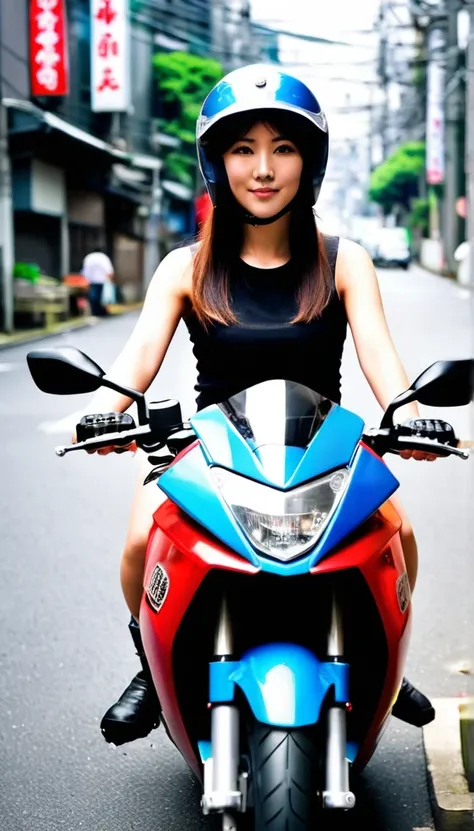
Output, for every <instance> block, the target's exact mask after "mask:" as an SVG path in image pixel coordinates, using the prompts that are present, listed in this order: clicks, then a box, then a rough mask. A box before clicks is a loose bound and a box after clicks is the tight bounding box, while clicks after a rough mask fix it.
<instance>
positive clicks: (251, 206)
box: [244, 199, 285, 219]
mask: <svg viewBox="0 0 474 831" xmlns="http://www.w3.org/2000/svg"><path fill="white" fill-rule="evenodd" d="M280 201H281V200H279V199H278V200H276V199H269V200H268V201H266V202H265V203H263V202H260V200H258V201H257V200H255V199H252V200H251V201H249V202H248V203H247V204H246V205H245V206H244V207H245V210H246V211H247V212H248V213H249V214H252V216H256V217H257V219H269V218H270V217H272V216H275V214H277V213H279V212H280V211H281V210H282V208H284V207H285V206H284V205H283V204H280Z"/></svg>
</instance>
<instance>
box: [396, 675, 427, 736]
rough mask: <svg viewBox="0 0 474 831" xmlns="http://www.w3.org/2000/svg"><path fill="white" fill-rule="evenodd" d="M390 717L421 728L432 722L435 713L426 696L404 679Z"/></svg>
mask: <svg viewBox="0 0 474 831" xmlns="http://www.w3.org/2000/svg"><path fill="white" fill-rule="evenodd" d="M392 716H395V718H399V719H400V721H406V722H407V723H408V724H413V725H414V726H415V727H423V726H424V725H425V724H429V723H430V721H433V720H434V717H435V711H434V708H433V706H432V704H431V701H430V700H429V699H428V698H427V697H426V695H423V693H421V692H420V691H419V690H417V689H416V688H415V687H414V686H413V684H410V682H409V681H407V679H406V678H404V679H403V681H402V686H401V687H400V692H399V693H398V698H397V700H396V702H395V705H394V707H393V710H392Z"/></svg>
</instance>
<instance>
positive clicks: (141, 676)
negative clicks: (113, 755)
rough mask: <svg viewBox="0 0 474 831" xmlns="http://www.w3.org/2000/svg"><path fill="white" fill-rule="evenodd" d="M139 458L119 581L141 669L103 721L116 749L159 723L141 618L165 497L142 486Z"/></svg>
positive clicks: (143, 468)
mask: <svg viewBox="0 0 474 831" xmlns="http://www.w3.org/2000/svg"><path fill="white" fill-rule="evenodd" d="M140 455H141V456H142V458H141V459H139V475H138V481H137V484H136V488H135V493H134V497H133V502H132V511H131V515H130V521H129V526H128V531H127V537H126V541H125V548H124V552H123V556H122V562H121V566H120V578H121V582H122V589H123V593H124V597H125V601H126V603H127V606H128V608H129V609H130V612H131V614H132V619H131V620H130V623H129V630H130V635H131V636H132V639H133V643H134V645H135V649H136V653H137V655H138V657H139V659H140V663H141V666H142V668H141V671H140V672H139V673H138V674H137V675H136V676H135V678H133V680H132V682H131V683H130V684H129V685H128V687H127V689H126V690H124V692H123V693H122V695H121V696H120V698H119V699H118V701H117V702H116V703H115V704H113V705H112V706H111V707H109V709H108V710H107V712H106V713H105V715H104V717H103V718H102V721H101V724H100V726H101V730H102V734H103V736H104V738H105V740H106V741H107V742H113V743H114V744H116V745H120V744H124V743H125V742H130V741H133V740H134V739H138V738H143V737H145V736H147V735H148V734H149V732H150V731H151V730H153V728H154V727H157V726H158V724H159V723H160V703H159V701H158V697H157V694H156V690H155V688H154V685H153V680H152V678H151V673H150V668H149V666H148V661H147V659H146V655H145V652H144V649H143V644H142V639H141V636H140V627H139V625H138V616H139V613H140V603H141V598H142V592H143V571H144V565H145V554H146V547H147V541H148V535H149V532H150V529H151V527H152V523H153V514H154V512H155V511H156V509H157V507H158V505H159V504H160V503H161V502H162V501H163V500H164V499H165V498H166V497H165V494H164V493H163V492H162V491H160V489H159V488H158V487H157V484H156V482H150V483H149V484H148V485H143V481H144V479H145V477H146V475H147V474H148V473H149V471H150V470H151V468H150V465H149V463H148V462H147V460H146V456H145V455H144V454H142V453H140Z"/></svg>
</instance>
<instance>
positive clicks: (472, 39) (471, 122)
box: [466, 0, 474, 290]
mask: <svg viewBox="0 0 474 831" xmlns="http://www.w3.org/2000/svg"><path fill="white" fill-rule="evenodd" d="M467 8H468V11H469V40H468V44H467V55H466V70H467V84H466V174H467V197H468V203H467V204H468V208H467V222H468V225H467V238H468V240H469V283H470V286H471V288H472V289H473V290H474V117H473V114H474V0H468V3H467Z"/></svg>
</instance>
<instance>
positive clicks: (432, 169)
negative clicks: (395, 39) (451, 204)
mask: <svg viewBox="0 0 474 831" xmlns="http://www.w3.org/2000/svg"><path fill="white" fill-rule="evenodd" d="M445 51H446V13H445V9H444V3H443V4H442V5H441V6H440V7H438V8H437V10H436V12H435V13H434V14H433V16H432V18H431V20H430V23H429V26H428V72H427V125H426V177H427V183H428V185H440V184H442V183H443V182H444V181H445V158H444V141H445V139H444V122H445V118H444V106H443V96H444V89H445V85H444V75H445V71H444V66H443V61H444V58H445ZM430 237H431V239H432V240H436V241H438V242H439V244H440V246H441V215H440V209H439V201H438V199H437V198H434V195H433V198H432V199H430ZM441 259H442V253H441V248H440V261H441Z"/></svg>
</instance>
